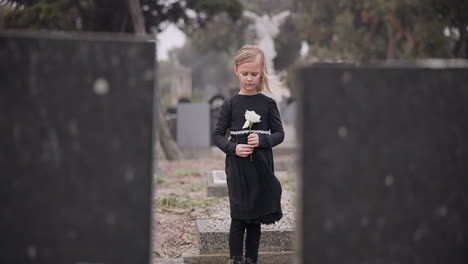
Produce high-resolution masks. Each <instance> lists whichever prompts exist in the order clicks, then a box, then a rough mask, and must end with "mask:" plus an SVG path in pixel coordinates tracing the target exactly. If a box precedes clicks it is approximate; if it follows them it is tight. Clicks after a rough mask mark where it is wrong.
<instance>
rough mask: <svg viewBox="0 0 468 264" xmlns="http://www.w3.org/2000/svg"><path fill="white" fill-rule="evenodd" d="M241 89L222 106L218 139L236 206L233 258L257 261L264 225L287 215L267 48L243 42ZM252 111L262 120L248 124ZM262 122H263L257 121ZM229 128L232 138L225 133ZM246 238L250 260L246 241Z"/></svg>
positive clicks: (238, 66) (238, 60)
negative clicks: (277, 165) (277, 166)
mask: <svg viewBox="0 0 468 264" xmlns="http://www.w3.org/2000/svg"><path fill="white" fill-rule="evenodd" d="M234 72H235V74H236V76H237V78H238V79H239V84H240V90H239V93H238V94H236V95H234V96H232V97H228V98H227V99H226V100H225V101H224V103H223V105H222V106H221V109H220V112H219V115H218V119H217V122H216V127H215V129H214V132H213V137H214V141H215V144H216V146H218V147H219V148H220V149H221V150H222V151H223V152H225V153H226V168H225V170H226V176H227V184H228V193H229V203H230V209H231V227H230V230H229V250H230V262H229V263H235V264H241V263H242V264H243V263H247V264H251V263H257V259H258V247H259V244H260V233H261V231H260V224H272V223H274V222H276V221H278V220H280V219H281V217H282V216H283V213H282V211H281V184H280V183H279V181H278V179H277V178H276V177H275V175H274V167H273V152H272V148H273V147H274V146H276V145H278V144H279V143H281V142H282V141H283V139H284V131H283V126H282V124H281V119H280V114H279V111H278V107H277V106H276V102H275V100H274V99H272V98H270V97H268V96H266V95H264V94H262V93H261V92H262V91H268V92H270V93H271V90H270V88H269V86H268V75H267V67H266V65H265V55H264V54H263V51H262V50H261V49H260V48H258V47H256V46H252V45H245V46H243V47H242V48H241V49H240V50H239V51H238V53H237V55H236V57H235V60H234ZM246 111H255V113H256V114H258V115H260V122H257V123H253V126H252V127H251V130H250V129H249V128H243V127H246V126H245V123H246V116H245V114H246ZM256 121H258V120H256ZM228 129H229V131H230V136H231V138H230V139H229V140H228V139H227V138H226V137H225V135H226V131H227V130H228ZM245 231H247V232H246V233H247V234H246V235H247V236H246V240H245V259H244V257H243V240H244V233H245Z"/></svg>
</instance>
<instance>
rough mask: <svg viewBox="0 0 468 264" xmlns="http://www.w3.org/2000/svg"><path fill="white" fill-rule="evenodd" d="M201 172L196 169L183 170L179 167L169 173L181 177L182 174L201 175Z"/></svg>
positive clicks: (171, 175)
mask: <svg viewBox="0 0 468 264" xmlns="http://www.w3.org/2000/svg"><path fill="white" fill-rule="evenodd" d="M200 175H201V174H200V172H199V171H197V170H194V169H191V170H182V169H177V170H175V171H174V172H173V173H171V174H170V175H169V177H181V176H200Z"/></svg>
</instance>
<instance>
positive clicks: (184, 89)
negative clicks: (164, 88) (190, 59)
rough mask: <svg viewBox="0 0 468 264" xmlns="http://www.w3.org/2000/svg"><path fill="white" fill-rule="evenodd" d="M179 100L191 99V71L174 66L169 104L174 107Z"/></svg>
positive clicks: (180, 66)
mask: <svg viewBox="0 0 468 264" xmlns="http://www.w3.org/2000/svg"><path fill="white" fill-rule="evenodd" d="M181 98H192V69H190V68H188V67H184V66H182V65H176V66H174V70H173V73H172V78H171V103H172V104H173V105H176V104H177V103H178V102H179V99H181Z"/></svg>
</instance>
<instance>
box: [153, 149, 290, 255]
mask: <svg viewBox="0 0 468 264" xmlns="http://www.w3.org/2000/svg"><path fill="white" fill-rule="evenodd" d="M214 152H215V153H216V154H214V155H211V156H212V157H206V158H201V159H185V160H179V161H168V160H158V161H157V164H158V169H157V173H156V174H155V176H154V185H155V186H154V187H155V188H154V189H153V190H155V191H154V193H153V196H154V199H153V251H152V252H153V257H156V258H177V257H180V256H181V255H182V253H184V252H185V251H187V250H189V249H190V248H193V247H194V246H195V245H196V239H197V237H196V227H195V219H206V218H210V215H211V214H212V213H213V210H214V209H213V208H215V206H216V205H217V204H219V203H220V202H226V201H227V199H228V198H227V197H225V198H217V197H207V176H206V175H207V173H208V172H209V171H211V170H223V169H224V155H221V154H222V153H218V152H217V150H214ZM278 159H281V157H278V158H277V156H275V162H276V160H278ZM288 174H289V173H288ZM291 175H292V173H291ZM281 182H282V186H283V189H285V190H289V191H294V189H295V181H294V180H293V179H292V177H288V178H287V179H283V180H281ZM155 241H156V242H155Z"/></svg>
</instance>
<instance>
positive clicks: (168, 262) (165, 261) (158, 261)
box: [153, 258, 186, 264]
mask: <svg viewBox="0 0 468 264" xmlns="http://www.w3.org/2000/svg"><path fill="white" fill-rule="evenodd" d="M185 263H186V262H185V261H184V259H183V258H175V259H173V258H155V259H154V260H153V264H185Z"/></svg>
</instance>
